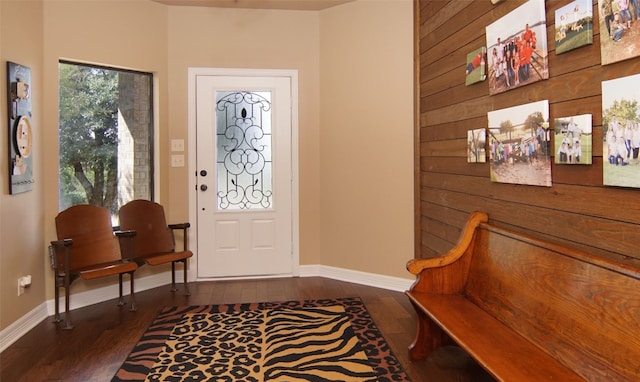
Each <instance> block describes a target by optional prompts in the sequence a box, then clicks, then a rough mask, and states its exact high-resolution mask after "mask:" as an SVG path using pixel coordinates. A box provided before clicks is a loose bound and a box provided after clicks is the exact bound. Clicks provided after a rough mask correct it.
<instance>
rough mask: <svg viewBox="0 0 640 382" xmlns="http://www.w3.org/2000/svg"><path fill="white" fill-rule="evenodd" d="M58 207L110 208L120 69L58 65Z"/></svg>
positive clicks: (114, 166) (113, 200) (114, 163)
mask: <svg viewBox="0 0 640 382" xmlns="http://www.w3.org/2000/svg"><path fill="white" fill-rule="evenodd" d="M59 76H60V77H59V87H60V97H59V98H60V114H59V129H60V131H59V137H60V138H59V139H60V150H59V151H60V153H59V157H60V182H61V183H60V206H61V208H62V206H70V205H74V204H79V203H89V204H93V205H98V206H102V207H106V208H108V209H113V208H114V207H115V202H116V197H115V196H116V190H117V182H116V180H117V145H118V73H117V72H115V71H110V70H107V69H100V68H95V67H87V66H81V65H72V64H63V63H61V64H60V65H59Z"/></svg>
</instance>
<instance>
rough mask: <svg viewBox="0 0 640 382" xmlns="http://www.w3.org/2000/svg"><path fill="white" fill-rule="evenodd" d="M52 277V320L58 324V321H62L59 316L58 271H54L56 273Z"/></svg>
mask: <svg viewBox="0 0 640 382" xmlns="http://www.w3.org/2000/svg"><path fill="white" fill-rule="evenodd" d="M53 278H54V280H53V281H54V283H55V295H56V297H55V299H56V300H55V303H54V304H55V308H56V313H55V314H54V316H53V322H54V323H56V324H59V323H60V322H62V319H61V318H60V277H59V276H58V272H56V274H55V275H54V276H53Z"/></svg>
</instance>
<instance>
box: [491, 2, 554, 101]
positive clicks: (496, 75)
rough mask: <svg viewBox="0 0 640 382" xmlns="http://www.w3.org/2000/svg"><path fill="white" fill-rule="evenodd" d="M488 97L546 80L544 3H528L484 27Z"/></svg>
mask: <svg viewBox="0 0 640 382" xmlns="http://www.w3.org/2000/svg"><path fill="white" fill-rule="evenodd" d="M486 36H487V55H488V57H489V76H488V77H489V94H492V95H493V94H498V93H502V92H505V91H508V90H511V89H515V88H517V87H520V86H524V85H528V84H531V83H534V82H537V81H540V80H545V79H548V78H549V57H548V49H547V23H546V14H545V8H544V0H529V1H527V2H526V3H524V4H523V5H521V6H520V7H518V8H516V9H514V10H513V11H511V12H510V13H508V14H507V15H505V16H503V17H502V18H500V19H499V20H497V21H495V22H494V23H492V24H490V25H488V26H487V28H486Z"/></svg>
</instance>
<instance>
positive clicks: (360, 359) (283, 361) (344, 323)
mask: <svg viewBox="0 0 640 382" xmlns="http://www.w3.org/2000/svg"><path fill="white" fill-rule="evenodd" d="M113 381H171V382H178V381H181V382H182V381H184V382H187V381H189V382H192V381H193V382H194V381H242V382H262V381H286V382H291V381H331V382H334V381H349V382H351V381H381V382H384V381H409V377H408V376H407V374H406V373H405V372H404V370H403V368H402V366H401V365H400V363H399V361H398V359H397V358H396V357H395V355H393V353H392V351H391V349H390V348H389V346H388V345H387V343H386V341H385V339H384V338H383V337H382V334H381V333H380V331H379V330H378V328H377V327H376V325H375V323H374V322H373V320H372V319H371V316H370V315H369V312H367V309H366V307H365V306H364V303H363V302H362V301H361V300H360V298H357V297H351V298H339V299H325V300H305V301H287V302H275V303H271V302H267V303H251V304H231V305H204V306H189V307H167V308H164V309H163V310H162V311H161V312H160V314H159V315H158V317H157V318H156V319H155V321H154V322H153V323H152V324H151V326H150V327H149V329H147V331H146V332H145V333H144V334H143V336H142V338H141V339H140V341H139V342H138V344H136V346H135V347H134V348H133V351H132V352H131V354H130V355H129V357H128V358H127V359H126V360H125V362H124V363H123V365H122V366H121V367H120V369H119V370H118V372H117V373H116V375H115V376H114V377H113V379H112V382H113Z"/></svg>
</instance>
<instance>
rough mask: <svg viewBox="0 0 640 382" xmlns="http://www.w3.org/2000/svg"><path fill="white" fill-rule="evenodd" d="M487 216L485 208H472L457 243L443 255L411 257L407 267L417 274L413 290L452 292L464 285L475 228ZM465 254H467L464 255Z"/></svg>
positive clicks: (457, 290) (461, 288) (485, 219)
mask: <svg viewBox="0 0 640 382" xmlns="http://www.w3.org/2000/svg"><path fill="white" fill-rule="evenodd" d="M488 220H489V218H488V216H487V214H486V213H484V212H480V211H476V212H473V213H472V214H471V215H470V216H469V218H468V219H467V223H466V224H465V226H464V228H463V231H462V233H461V235H460V238H459V239H458V243H457V244H456V245H455V246H454V247H453V248H451V249H450V250H449V251H448V252H447V253H445V254H443V255H442V256H438V257H435V258H429V259H412V260H410V261H409V262H408V263H407V270H408V271H409V272H410V273H411V274H413V275H416V276H418V277H417V279H416V282H415V283H413V285H412V286H411V291H412V292H425V293H442V294H455V293H460V292H461V291H462V290H463V289H464V285H465V283H466V278H467V275H468V271H469V264H470V263H471V253H472V251H473V245H474V239H475V237H476V235H475V234H476V229H477V228H478V226H479V225H480V224H481V223H486V222H487V221H488ZM465 255H467V256H465Z"/></svg>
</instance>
